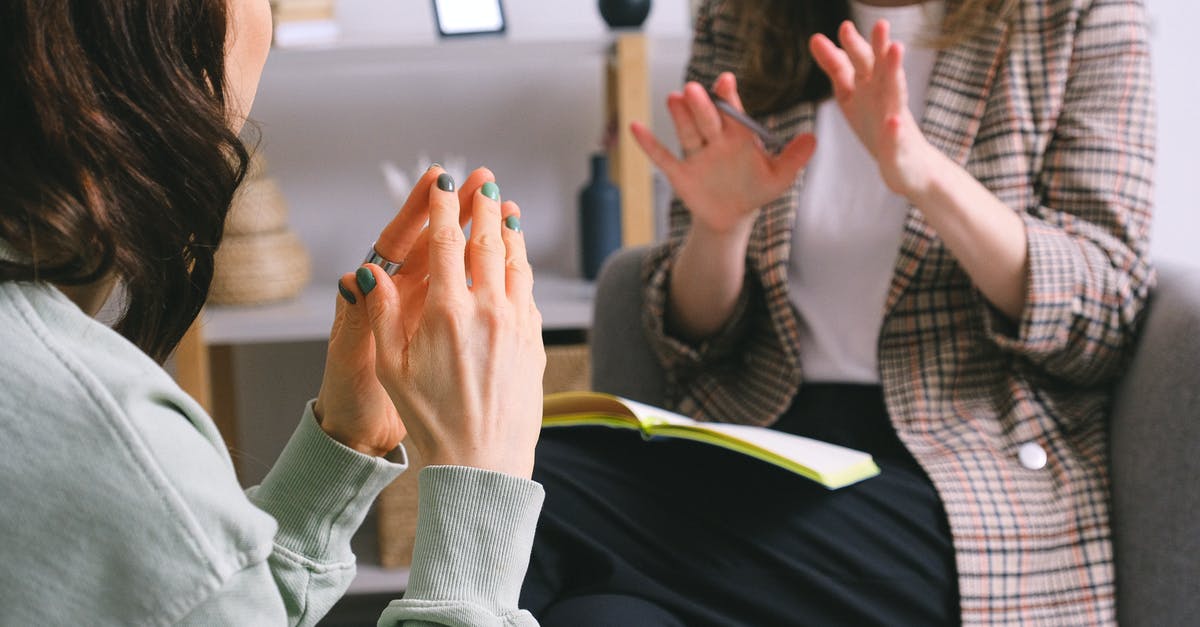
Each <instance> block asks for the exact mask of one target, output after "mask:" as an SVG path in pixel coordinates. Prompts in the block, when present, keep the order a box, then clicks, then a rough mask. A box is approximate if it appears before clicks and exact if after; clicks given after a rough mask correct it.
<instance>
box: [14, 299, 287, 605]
mask: <svg viewBox="0 0 1200 627" xmlns="http://www.w3.org/2000/svg"><path fill="white" fill-rule="evenodd" d="M0 346H3V347H4V350H3V351H0V433H3V434H4V437H2V438H0V476H3V478H4V482H5V506H4V507H3V508H0V534H3V535H4V537H5V542H3V543H0V561H2V562H3V563H4V564H5V568H4V569H0V624H21V623H30V624H33V623H38V622H45V620H46V618H47V617H49V618H51V619H52V620H51V621H50V622H64V623H65V622H73V621H75V620H76V619H80V620H87V621H89V622H101V623H110V622H111V623H114V624H126V623H135V622H146V621H145V618H146V617H147V616H156V617H166V616H176V617H178V616H182V615H184V614H185V613H186V612H187V611H189V610H190V609H191V608H192V607H194V606H195V605H196V604H198V603H200V602H201V601H203V599H204V598H205V597H206V596H207V595H208V594H211V593H212V592H213V591H214V590H216V589H217V588H219V587H220V585H221V584H222V583H223V581H224V580H226V579H227V578H229V577H231V576H233V575H234V573H236V572H237V571H238V570H239V569H240V568H242V567H243V566H244V564H246V563H249V562H252V561H254V560H265V559H266V556H267V554H269V551H270V548H271V538H272V536H273V532H274V526H273V525H274V523H273V521H272V520H271V519H270V517H269V516H267V515H266V514H265V513H262V512H261V511H259V510H257V509H256V508H254V507H253V505H251V504H250V503H249V501H248V500H247V499H246V498H245V495H244V494H242V492H241V490H240V488H239V487H238V485H237V482H236V480H235V478H234V476H233V472H232V469H231V468H230V466H229V464H228V462H227V461H226V460H225V459H223V457H222V455H221V453H220V451H219V450H218V449H217V448H216V446H215V445H214V443H213V442H211V441H210V440H209V439H208V438H206V437H205V436H204V435H202V433H201V431H200V430H199V429H198V428H197V426H196V425H194V424H193V423H192V422H191V420H190V419H189V416H187V415H186V414H185V413H184V410H183V409H182V407H184V406H185V405H186V401H185V400H184V399H182V398H180V395H181V394H182V393H181V392H180V391H178V388H177V387H176V386H174V384H173V383H172V382H171V381H170V378H169V377H168V376H167V375H166V373H165V372H162V370H161V369H159V368H158V367H157V366H156V365H155V364H154V363H153V362H152V361H151V360H149V359H148V358H146V357H145V355H142V354H141V353H140V351H138V350H137V349H136V348H134V347H133V346H132V345H130V344H128V343H127V342H125V341H124V340H123V338H120V336H118V335H117V334H115V333H113V332H112V331H111V330H110V329H107V328H106V327H104V326H103V325H101V324H99V323H96V322H95V321H92V320H91V319H90V318H89V317H87V316H86V315H84V314H83V313H82V312H80V311H79V310H78V308H74V307H73V305H72V304H71V303H70V302H69V301H66V299H65V298H63V297H62V296H61V294H58V293H57V292H55V291H54V290H52V289H51V288H48V287H42V286H36V285H28V284H13V283H0ZM47 582H49V583H47Z"/></svg>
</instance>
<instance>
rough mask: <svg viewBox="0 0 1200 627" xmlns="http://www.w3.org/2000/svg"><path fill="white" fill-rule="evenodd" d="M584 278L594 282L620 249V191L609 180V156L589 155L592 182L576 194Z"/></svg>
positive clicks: (601, 154) (600, 154)
mask: <svg viewBox="0 0 1200 627" xmlns="http://www.w3.org/2000/svg"><path fill="white" fill-rule="evenodd" d="M579 236H580V242H579V243H580V251H581V252H582V254H583V259H582V261H583V277H584V278H585V279H587V280H589V281H591V280H594V279H595V278H596V275H598V274H599V273H600V266H601V265H603V264H604V260H605V259H607V258H608V256H609V255H611V254H613V253H614V252H616V251H617V250H619V249H620V248H621V190H620V189H617V186H616V185H614V184H613V182H612V181H610V180H609V179H608V156H607V155H605V154H603V153H597V154H594V155H592V180H591V181H589V182H588V184H587V186H585V187H584V188H583V189H582V190H580V192H579Z"/></svg>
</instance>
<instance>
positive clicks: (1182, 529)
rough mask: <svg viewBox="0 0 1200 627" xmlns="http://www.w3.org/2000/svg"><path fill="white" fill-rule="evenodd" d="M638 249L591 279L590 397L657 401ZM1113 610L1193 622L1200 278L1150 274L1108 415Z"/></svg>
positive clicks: (1199, 597)
mask: <svg viewBox="0 0 1200 627" xmlns="http://www.w3.org/2000/svg"><path fill="white" fill-rule="evenodd" d="M645 253H646V249H645V248H630V249H625V250H622V251H620V252H619V253H617V254H616V255H614V256H613V257H612V258H610V259H609V260H608V262H607V263H606V264H605V266H604V269H603V270H602V272H601V274H600V277H599V279H598V282H597V290H596V310H595V318H594V321H593V324H592V338H591V339H592V342H591V343H592V386H593V389H595V390H598V391H603V392H609V393H612V394H618V395H621V396H626V397H628V398H632V399H635V400H639V401H643V402H647V403H651V404H662V403H663V397H664V381H663V373H662V371H661V369H660V368H659V366H658V362H657V360H656V359H655V357H654V354H653V353H652V352H651V351H650V348H649V346H648V345H647V342H646V341H645V337H644V335H643V333H642V331H641V329H642V325H641V318H640V316H641V310H642V290H641V275H640V272H641V263H642V258H643V257H644V255H645ZM1111 430H1112V478H1113V532H1114V535H1115V547H1116V565H1117V608H1118V609H1117V612H1118V617H1119V619H1120V622H1121V624H1123V625H1135V626H1138V625H1147V626H1155V627H1157V626H1165V625H1193V624H1197V621H1200V483H1198V482H1200V270H1189V269H1185V268H1180V267H1176V266H1163V267H1160V269H1159V287H1158V289H1157V290H1156V291H1155V293H1154V296H1153V300H1152V301H1151V306H1150V311H1149V315H1148V317H1147V318H1146V324H1145V328H1144V330H1143V334H1142V339H1141V342H1140V345H1139V348H1138V350H1137V354H1136V356H1135V358H1134V360H1133V363H1132V364H1131V366H1130V369H1129V372H1128V373H1127V374H1126V376H1125V378H1124V380H1123V381H1122V382H1121V383H1120V385H1119V387H1118V390H1117V402H1116V406H1115V408H1114V411H1113V415H1112V424H1111Z"/></svg>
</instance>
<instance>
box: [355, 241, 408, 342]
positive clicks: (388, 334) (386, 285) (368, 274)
mask: <svg viewBox="0 0 1200 627" xmlns="http://www.w3.org/2000/svg"><path fill="white" fill-rule="evenodd" d="M354 282H355V283H356V284H357V286H358V289H359V291H360V292H362V295H363V298H364V299H365V300H366V307H365V309H366V310H367V322H368V324H369V325H370V329H371V332H372V333H373V334H374V335H375V350H376V353H377V355H378V356H382V355H384V354H400V353H403V350H404V349H405V348H406V347H407V346H406V345H407V343H408V338H407V336H406V335H405V334H404V330H403V329H402V328H401V318H400V292H399V291H398V290H397V289H396V284H395V283H394V282H393V281H392V277H390V276H388V274H387V273H386V272H384V271H383V268H380V267H379V266H377V265H375V264H373V263H369V264H366V265H364V266H363V267H361V268H359V269H358V271H357V272H355V273H354ZM347 322H349V320H347ZM397 351H398V352H397ZM378 361H379V360H378V357H377V362H378Z"/></svg>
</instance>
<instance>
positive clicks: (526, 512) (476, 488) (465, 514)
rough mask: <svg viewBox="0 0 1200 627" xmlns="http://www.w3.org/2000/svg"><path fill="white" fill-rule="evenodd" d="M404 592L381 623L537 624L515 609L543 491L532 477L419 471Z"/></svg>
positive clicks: (488, 626)
mask: <svg viewBox="0 0 1200 627" xmlns="http://www.w3.org/2000/svg"><path fill="white" fill-rule="evenodd" d="M419 495H420V496H419V505H418V515H417V538H416V545H415V546H414V548H413V563H412V569H411V571H410V574H409V580H408V591H407V592H406V593H405V595H404V598H403V599H400V600H396V601H393V602H392V603H391V605H389V606H388V608H387V609H386V610H385V611H384V612H383V615H382V616H381V617H380V619H379V625H380V627H393V626H399V625H405V626H407V627H413V626H419V625H420V626H424V625H445V626H454V627H516V626H531V625H536V624H537V621H536V620H534V618H533V616H532V615H530V614H529V612H527V611H524V610H521V609H519V608H518V607H517V599H518V597H519V595H520V591H521V582H522V581H523V580H524V578H525V571H526V569H528V567H529V554H530V551H531V550H532V548H533V537H534V532H535V531H536V526H537V519H538V516H539V515H540V513H541V508H542V501H543V499H544V496H545V493H544V492H543V490H542V486H541V485H539V484H538V483H535V482H533V481H528V480H525V479H518V478H516V477H511V476H508V475H504V474H500V473H495V472H488V471H484V470H478V469H474V468H464V467H458V466H430V467H427V468H425V469H424V470H422V471H421V477H420V488H419Z"/></svg>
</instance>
